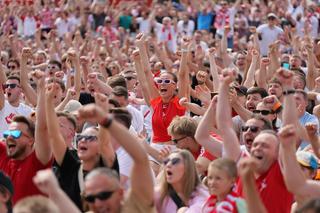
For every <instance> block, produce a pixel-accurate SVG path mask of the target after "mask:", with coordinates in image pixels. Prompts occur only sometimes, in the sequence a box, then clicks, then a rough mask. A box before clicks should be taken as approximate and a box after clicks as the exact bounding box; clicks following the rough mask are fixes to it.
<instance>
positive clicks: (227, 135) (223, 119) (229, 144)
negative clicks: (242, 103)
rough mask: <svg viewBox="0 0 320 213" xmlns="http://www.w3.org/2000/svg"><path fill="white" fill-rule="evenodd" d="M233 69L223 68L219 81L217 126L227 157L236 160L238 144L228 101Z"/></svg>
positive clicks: (238, 153)
mask: <svg viewBox="0 0 320 213" xmlns="http://www.w3.org/2000/svg"><path fill="white" fill-rule="evenodd" d="M235 75H236V74H235V71H234V70H225V71H224V72H223V78H222V81H221V82H220V87H219V94H218V106H217V126H218V130H219V131H220V132H221V136H222V138H223V146H224V151H225V153H226V156H225V157H227V158H230V159H232V160H234V161H237V160H238V159H239V157H240V154H241V150H240V144H239V141H238V138H237V135H236V132H235V131H234V130H233V124H232V117H231V106H230V103H229V85H230V83H231V82H232V81H233V80H234V79H235Z"/></svg>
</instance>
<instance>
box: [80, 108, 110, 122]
mask: <svg viewBox="0 0 320 213" xmlns="http://www.w3.org/2000/svg"><path fill="white" fill-rule="evenodd" d="M106 116H107V114H106V113H105V111H104V110H103V109H102V108H101V107H99V106H98V105H96V104H89V105H85V106H83V107H81V108H80V109H79V111H78V119H79V120H82V121H89V122H92V123H98V124H99V123H101V122H102V121H103V120H104V119H105V117H106Z"/></svg>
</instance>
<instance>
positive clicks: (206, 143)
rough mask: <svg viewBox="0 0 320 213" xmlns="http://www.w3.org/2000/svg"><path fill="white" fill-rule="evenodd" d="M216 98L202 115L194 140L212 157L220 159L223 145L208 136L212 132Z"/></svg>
mask: <svg viewBox="0 0 320 213" xmlns="http://www.w3.org/2000/svg"><path fill="white" fill-rule="evenodd" d="M216 101H217V100H216V98H214V99H213V100H212V101H211V104H210V105H209V108H208V110H207V111H206V113H205V114H204V116H203V118H202V119H201V121H200V123H199V125H198V127H197V131H196V133H195V139H196V141H197V143H199V144H200V145H201V146H203V147H204V148H205V149H206V150H208V151H209V152H210V153H211V154H212V155H214V156H215V157H217V158H218V157H221V155H222V146H223V144H222V143H221V142H220V141H218V140H216V139H215V138H213V137H212V136H211V135H210V132H211V131H212V129H213V128H212V127H213V125H214V123H215V117H216V112H215V111H216Z"/></svg>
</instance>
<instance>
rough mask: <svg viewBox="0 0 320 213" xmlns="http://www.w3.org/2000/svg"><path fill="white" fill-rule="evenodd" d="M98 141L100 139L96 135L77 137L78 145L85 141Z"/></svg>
mask: <svg viewBox="0 0 320 213" xmlns="http://www.w3.org/2000/svg"><path fill="white" fill-rule="evenodd" d="M97 139H98V137H97V136H95V135H77V136H76V142H77V143H78V142H79V141H81V140H85V141H87V142H93V141H96V140H97Z"/></svg>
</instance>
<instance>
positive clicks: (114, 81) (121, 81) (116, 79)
mask: <svg viewBox="0 0 320 213" xmlns="http://www.w3.org/2000/svg"><path fill="white" fill-rule="evenodd" d="M107 83H108V84H109V86H110V87H112V88H114V87H116V86H122V87H124V88H127V82H126V79H125V78H124V77H123V76H121V75H115V76H111V77H110V78H108V81H107Z"/></svg>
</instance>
